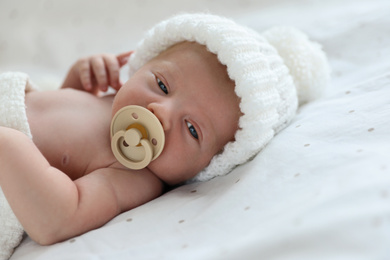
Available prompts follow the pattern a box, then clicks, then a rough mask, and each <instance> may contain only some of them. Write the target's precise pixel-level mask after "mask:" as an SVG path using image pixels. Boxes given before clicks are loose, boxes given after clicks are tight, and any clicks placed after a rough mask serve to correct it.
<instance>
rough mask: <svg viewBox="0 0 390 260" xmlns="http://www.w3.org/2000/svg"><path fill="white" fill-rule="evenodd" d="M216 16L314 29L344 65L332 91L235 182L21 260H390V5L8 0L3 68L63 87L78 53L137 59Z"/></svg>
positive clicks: (26, 248)
mask: <svg viewBox="0 0 390 260" xmlns="http://www.w3.org/2000/svg"><path fill="white" fill-rule="evenodd" d="M206 9H208V10H210V11H212V12H215V13H218V14H222V15H227V16H230V17H232V18H234V19H236V20H237V21H238V22H241V23H244V24H246V25H248V26H251V27H253V28H254V29H256V30H259V31H261V30H264V29H266V28H268V27H269V26H272V25H279V24H288V25H293V26H297V27H298V28H300V29H302V30H303V31H305V32H307V33H308V34H309V36H310V37H311V38H312V39H314V40H317V41H319V42H320V43H321V44H322V45H323V47H324V50H325V51H326V52H327V53H328V56H329V60H330V63H331V66H332V68H333V72H332V82H331V84H330V86H329V88H328V90H327V93H326V95H324V97H322V98H321V99H319V100H317V101H314V102H312V103H310V104H307V105H305V106H303V107H302V108H301V109H300V110H299V112H298V115H297V117H296V118H295V119H294V121H293V123H292V124H291V125H290V126H289V127H287V128H286V129H285V130H284V131H282V132H281V133H280V134H278V135H277V136H276V137H275V138H274V140H273V141H272V142H271V143H270V144H269V145H268V146H267V147H266V148H265V149H264V150H263V151H262V152H261V153H260V154H259V155H258V156H256V157H255V158H254V160H252V161H251V162H249V163H247V164H245V165H243V166H241V167H238V168H236V169H235V170H234V171H233V172H232V173H231V174H230V175H228V176H225V177H221V178H216V179H213V180H211V181H209V182H206V183H195V184H191V185H186V186H182V187H180V188H177V189H175V190H172V191H170V192H168V193H167V194H164V195H163V196H161V197H160V198H157V199H155V200H153V201H151V202H149V203H147V204H145V205H143V206H141V207H138V208H136V209H134V210H131V211H129V212H126V213H123V214H121V215H120V216H118V217H116V218H115V219H113V220H112V221H111V222H109V223H108V224H106V225H105V226H104V227H102V228H99V229H97V230H94V231H91V232H89V233H87V234H84V235H82V236H79V237H76V238H74V239H70V240H68V241H65V242H63V243H58V244H56V245H52V246H47V247H43V246H39V245H37V244H36V243H35V242H33V241H32V240H31V239H29V238H28V237H26V238H25V239H24V240H23V242H22V244H21V246H20V247H19V248H17V250H16V252H15V254H14V255H13V257H12V258H11V259H12V260H22V259H50V260H51V259H119V260H120V259H202V260H207V259H224V260H225V259H275V260H276V259H277V260H280V259H300V260H306V259H307V260H309V259H310V260H311V259H332V260H335V259H343V260H344V259H354V260H357V259H367V260H368V259H383V260H384V259H390V162H389V161H390V160H389V159H390V59H389V57H390V2H388V1H380V0H375V1H368V0H367V1H334V0H330V1H298V0H294V1H287V0H285V1H276V2H275V1H251V0H246V1H234V0H228V1H219V0H214V1H193V2H190V1H178V0H175V1H164V2H163V1H137V0H134V1H118V0H117V1H107V2H97V1H85V2H79V1H75V0H69V1H35V2H32V1H27V0H24V1H22V0H18V1H2V2H0V57H1V58H0V72H1V71H6V70H22V71H24V72H26V73H28V74H29V75H30V76H31V78H32V79H33V81H35V82H36V83H37V84H38V85H41V86H43V87H44V88H49V89H52V88H55V87H56V86H58V84H59V83H60V81H61V79H62V78H63V77H64V76H65V73H66V69H67V68H68V67H69V66H70V65H71V63H72V62H73V61H74V60H75V59H77V58H78V57H81V56H85V55H88V54H92V53H98V52H115V53H118V52H121V51H127V50H129V49H131V48H133V47H134V46H135V44H136V42H137V41H138V40H139V39H140V37H141V36H142V33H143V31H144V30H145V29H147V28H149V27H150V26H151V25H153V24H154V23H155V22H157V21H159V20H161V19H163V18H166V17H167V16H169V15H171V14H174V13H177V12H178V11H204V10H206ZM122 76H123V77H124V78H126V75H125V73H124V74H123V75H122ZM64 228H66V227H64Z"/></svg>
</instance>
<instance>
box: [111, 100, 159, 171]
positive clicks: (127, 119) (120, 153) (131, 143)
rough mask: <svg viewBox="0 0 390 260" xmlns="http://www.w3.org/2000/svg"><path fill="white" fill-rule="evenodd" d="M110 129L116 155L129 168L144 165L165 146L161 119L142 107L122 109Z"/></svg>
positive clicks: (114, 118)
mask: <svg viewBox="0 0 390 260" xmlns="http://www.w3.org/2000/svg"><path fill="white" fill-rule="evenodd" d="M110 132H111V149H112V151H113V153H114V156H115V158H116V159H117V160H118V161H119V162H120V163H121V164H122V165H124V166H126V167H127V168H130V169H134V170H139V169H142V168H145V167H146V166H148V165H149V163H150V162H151V161H153V160H154V159H156V158H157V157H158V156H159V155H160V154H161V152H162V150H163V148H164V143H165V136H164V130H163V128H162V125H161V124H160V121H159V120H158V119H157V117H156V116H155V115H154V114H153V113H152V112H150V111H149V110H147V109H145V108H143V107H140V106H127V107H124V108H122V109H120V110H119V111H118V112H117V113H116V114H115V116H114V117H113V119H112V121H111V129H110Z"/></svg>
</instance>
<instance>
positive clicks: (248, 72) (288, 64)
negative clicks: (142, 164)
mask: <svg viewBox="0 0 390 260" xmlns="http://www.w3.org/2000/svg"><path fill="white" fill-rule="evenodd" d="M182 41H192V42H197V43H199V44H202V45H205V46H206V47H207V49H208V50H209V51H210V52H212V53H214V54H216V55H217V57H218V59H219V61H220V62H221V63H222V64H223V65H226V67H227V73H228V75H229V77H230V78H231V79H232V80H234V82H235V92H236V94H237V96H238V97H240V98H241V103H240V109H241V112H242V113H243V115H242V116H241V117H240V120H239V130H238V131H237V132H236V134H235V141H232V142H229V143H227V144H226V145H225V147H224V149H223V151H222V152H221V153H220V154H217V155H215V156H214V157H213V158H212V160H211V162H210V164H209V165H208V166H207V167H206V168H205V169H203V170H202V171H201V172H200V173H198V174H197V175H196V176H195V177H194V178H193V179H192V180H191V181H206V180H209V179H212V178H214V177H215V176H220V175H225V174H227V173H229V172H230V171H231V170H232V169H233V168H235V167H236V166H237V165H240V164H243V163H245V162H247V161H248V160H250V159H251V158H253V157H254V156H255V155H256V154H257V153H258V152H259V151H260V150H262V149H263V148H264V147H265V145H266V144H267V143H268V142H269V141H270V140H271V139H272V137H273V136H274V135H275V134H276V133H277V132H279V131H280V130H281V129H283V128H284V127H285V126H286V125H287V124H288V123H289V122H290V121H291V120H292V118H293V117H294V115H295V113H296V110H297V106H298V103H299V104H303V103H305V102H308V101H310V100H312V99H314V98H316V97H318V96H319V95H320V94H321V92H322V90H323V89H324V87H325V86H326V84H327V82H328V79H329V72H330V70H329V67H328V63H327V59H326V56H325V54H324V52H323V51H322V50H321V47H320V45H318V44H317V43H314V42H311V41H309V40H308V38H307V36H306V35H305V34H303V33H302V32H300V31H298V30H296V29H293V28H290V27H277V28H272V29H270V30H268V31H266V32H264V33H263V34H259V33H257V32H255V31H253V30H251V29H249V28H246V27H243V26H240V25H238V24H236V23H235V22H233V21H232V20H229V19H226V18H223V17H220V16H215V15H211V14H181V15H177V16H174V17H172V18H170V19H168V20H165V21H162V22H160V23H158V24H157V25H155V26H154V27H153V28H152V29H151V30H149V31H148V33H147V34H146V36H145V38H144V39H143V40H142V41H141V42H140V43H139V45H138V47H137V48H136V50H135V52H134V54H133V55H132V56H131V58H130V60H129V65H130V76H131V75H132V74H133V73H134V72H135V71H137V70H138V69H139V68H140V67H141V66H142V65H144V64H145V63H147V62H148V61H149V60H151V59H152V58H154V57H156V56H157V55H158V54H159V53H161V52H162V51H164V50H166V49H167V48H169V47H170V46H172V45H174V44H176V43H179V42H182ZM298 97H299V102H298Z"/></svg>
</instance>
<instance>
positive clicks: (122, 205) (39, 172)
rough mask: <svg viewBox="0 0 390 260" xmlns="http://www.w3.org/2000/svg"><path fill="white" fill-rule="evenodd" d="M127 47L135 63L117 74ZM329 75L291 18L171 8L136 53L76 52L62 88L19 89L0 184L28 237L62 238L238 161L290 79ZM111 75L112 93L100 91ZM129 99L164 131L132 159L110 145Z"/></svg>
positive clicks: (285, 115)
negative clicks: (265, 19)
mask: <svg viewBox="0 0 390 260" xmlns="http://www.w3.org/2000/svg"><path fill="white" fill-rule="evenodd" d="M129 56H130V57H129ZM128 57H129V64H130V67H131V73H132V74H131V77H130V79H129V80H128V81H127V82H126V83H124V84H123V85H122V84H121V83H120V82H119V69H120V67H121V66H122V65H123V64H125V63H126V61H127V59H128ZM327 78H328V67H327V63H326V58H325V55H324V54H323V52H322V51H321V49H320V47H319V46H318V45H316V44H315V43H313V42H310V41H309V40H308V39H307V37H306V36H305V35H304V34H302V33H300V32H298V31H296V30H293V29H286V28H282V29H275V30H271V31H268V32H266V33H264V34H263V36H261V35H259V34H258V33H256V32H254V31H252V30H250V29H247V28H244V27H241V26H239V25H237V24H235V23H234V22H232V21H230V20H228V19H225V18H221V17H217V16H213V15H206V14H194V15H190V14H185V15H180V16H176V17H173V18H170V19H168V20H166V21H163V22H161V23H159V24H158V25H156V26H155V28H153V29H152V30H151V31H149V34H148V35H147V36H146V38H145V39H144V40H143V41H142V42H141V43H140V45H139V46H138V48H137V49H136V50H135V52H134V53H132V52H128V53H125V54H122V55H119V56H118V57H116V56H113V55H97V56H93V57H90V58H85V59H81V60H79V61H78V62H76V63H75V65H74V66H73V67H72V68H71V70H70V72H69V74H68V76H67V78H66V80H65V82H64V85H63V87H62V88H61V89H60V90H56V91H47V92H40V91H30V92H27V93H26V96H25V104H26V107H27V109H26V113H27V118H28V123H29V126H30V129H31V134H32V137H33V138H32V141H31V139H29V138H28V137H27V136H26V135H24V134H23V133H21V132H19V131H17V130H14V129H11V128H8V127H2V126H0V165H1V166H2V171H1V173H0V186H1V188H2V189H3V192H4V194H5V196H6V198H7V200H8V202H9V204H10V205H11V207H12V210H13V211H14V213H15V215H16V217H17V218H18V220H19V221H20V223H21V224H22V226H23V228H24V230H25V231H26V232H27V233H28V234H29V236H30V237H31V238H32V239H33V240H35V241H37V242H38V243H40V244H44V245H47V244H52V243H55V242H58V241H62V240H64V239H67V238H70V237H73V236H76V235H79V234H82V233H84V232H87V231H89V230H92V229H95V228H98V227H100V226H102V225H103V224H105V223H106V222H107V221H109V220H110V219H112V218H113V217H115V216H116V215H118V214H120V213H121V212H124V211H127V210H129V209H132V208H134V207H137V206H139V205H141V204H143V203H146V202H148V201H150V200H152V199H154V198H156V197H158V196H160V195H161V194H162V193H163V192H164V187H166V186H175V185H178V184H182V183H185V182H186V181H205V180H209V179H211V178H213V177H216V176H220V175H224V174H227V173H228V172H230V171H231V170H232V169H233V168H234V167H236V166H237V165H240V164H242V163H245V162H246V161H248V160H249V159H250V158H252V157H253V156H254V155H256V154H257V153H258V152H259V151H260V150H261V149H262V148H263V147H264V146H265V145H266V143H268V141H269V140H270V139H271V138H272V137H273V136H274V135H275V134H276V133H277V132H278V131H280V130H281V129H282V128H283V127H285V126H286V125H287V124H288V123H289V122H290V121H291V119H292V117H293V115H294V114H295V111H296V109H297V106H298V96H297V91H298V95H299V102H300V103H303V102H307V101H309V100H310V99H312V98H314V97H316V96H317V94H318V93H319V92H320V91H318V90H320V89H321V88H322V86H324V85H325V84H326V82H327ZM108 85H110V86H112V87H113V88H114V89H116V90H117V93H116V94H113V95H109V94H107V95H100V94H99V93H98V90H101V91H106V90H107V87H108ZM312 89H314V91H311V90H312ZM128 105H137V106H141V107H144V108H146V109H147V110H149V111H150V112H151V113H153V114H154V115H155V116H156V117H157V119H158V120H159V121H160V123H161V125H162V128H163V131H164V135H165V146H164V149H163V151H162V153H161V155H160V156H159V157H158V158H157V159H155V160H154V161H152V162H151V163H150V164H149V165H148V166H147V167H146V168H143V169H140V170H131V169H128V168H126V167H125V166H123V165H122V164H121V163H119V162H118V160H117V159H116V157H115V156H114V154H113V153H112V151H111V141H110V123H111V120H112V118H113V116H114V115H115V114H116V112H117V111H119V110H120V109H121V108H123V107H126V106H128Z"/></svg>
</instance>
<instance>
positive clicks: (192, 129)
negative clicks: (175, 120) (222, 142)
mask: <svg viewBox="0 0 390 260" xmlns="http://www.w3.org/2000/svg"><path fill="white" fill-rule="evenodd" d="M187 127H188V130H189V131H190V134H191V135H192V136H193V137H194V138H195V139H199V137H198V133H197V132H196V129H195V127H194V126H193V125H192V124H191V123H190V122H187Z"/></svg>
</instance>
